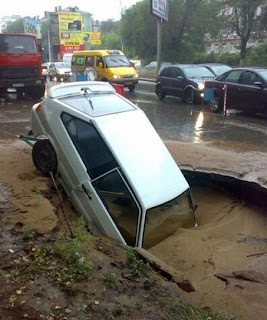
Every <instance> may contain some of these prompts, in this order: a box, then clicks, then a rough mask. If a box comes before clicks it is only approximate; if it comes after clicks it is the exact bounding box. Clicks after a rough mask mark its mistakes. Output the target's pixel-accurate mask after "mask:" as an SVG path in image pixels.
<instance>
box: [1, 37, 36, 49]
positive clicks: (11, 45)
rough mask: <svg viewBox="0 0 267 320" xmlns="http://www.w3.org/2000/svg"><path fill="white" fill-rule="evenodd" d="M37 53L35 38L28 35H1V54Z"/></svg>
mask: <svg viewBox="0 0 267 320" xmlns="http://www.w3.org/2000/svg"><path fill="white" fill-rule="evenodd" d="M1 53H2V54H36V53H37V47H36V43H35V41H34V38H32V37H27V36H10V35H1V36H0V54H1Z"/></svg>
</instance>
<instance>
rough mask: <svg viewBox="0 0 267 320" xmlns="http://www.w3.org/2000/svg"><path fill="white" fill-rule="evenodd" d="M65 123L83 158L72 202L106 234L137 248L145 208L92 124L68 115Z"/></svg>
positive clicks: (76, 167)
mask: <svg viewBox="0 0 267 320" xmlns="http://www.w3.org/2000/svg"><path fill="white" fill-rule="evenodd" d="M61 120H62V122H63V124H64V127H65V128H66V131H67V133H68V135H69V137H70V139H71V141H72V143H73V145H74V147H75V149H76V150H77V152H78V154H79V157H80V161H76V162H75V163H72V164H71V165H72V166H75V168H74V170H75V171H76V176H77V177H78V179H77V180H76V182H75V183H74V186H71V187H70V188H71V189H72V190H69V195H70V198H71V200H72V201H73V203H76V205H77V207H78V208H79V210H78V211H79V212H83V215H84V216H85V218H86V219H87V220H92V221H93V222H94V223H95V225H97V226H98V228H99V230H100V231H102V232H103V233H104V234H106V235H108V236H110V237H113V238H116V239H118V240H120V241H122V242H125V243H126V244H128V245H131V246H135V245H137V243H138V233H139V224H140V219H141V207H140V206H139V204H138V202H137V200H136V198H135V196H134V194H133V192H132V190H131V188H130V187H129V184H128V182H127V180H126V178H125V176H124V174H123V172H122V171H121V169H120V167H119V164H118V162H117V161H116V159H115V158H114V156H113V155H112V153H111V152H110V150H109V149H108V147H107V145H106V143H105V142H104V140H103V139H102V138H101V136H100V135H99V134H98V132H97V130H96V129H95V127H94V125H93V124H92V123H90V122H87V121H84V120H82V119H79V118H77V117H74V116H73V115H70V114H67V113H63V114H62V115H61Z"/></svg>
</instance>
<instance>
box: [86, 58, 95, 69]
mask: <svg viewBox="0 0 267 320" xmlns="http://www.w3.org/2000/svg"><path fill="white" fill-rule="evenodd" d="M85 65H86V67H93V66H94V57H87V58H86V60H85Z"/></svg>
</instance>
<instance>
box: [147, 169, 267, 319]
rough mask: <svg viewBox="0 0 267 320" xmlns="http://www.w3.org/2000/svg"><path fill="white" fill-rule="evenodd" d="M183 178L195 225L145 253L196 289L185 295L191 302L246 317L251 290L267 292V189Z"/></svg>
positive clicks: (209, 177)
mask: <svg viewBox="0 0 267 320" xmlns="http://www.w3.org/2000/svg"><path fill="white" fill-rule="evenodd" d="M183 174H184V175H185V177H186V179H187V181H188V182H189V184H190V186H191V188H192V195H193V199H194V203H195V204H197V205H198V208H197V210H196V217H197V222H198V226H197V227H193V228H188V229H186V228H179V229H178V230H177V231H176V232H175V233H174V234H173V235H172V236H170V237H168V238H166V239H165V240H163V241H162V242H161V243H158V244H157V245H155V246H154V247H152V248H150V249H149V251H150V253H152V254H153V255H155V256H157V257H158V258H160V259H161V260H162V261H164V262H165V263H167V264H168V265H170V266H171V267H173V268H175V270H178V271H179V272H181V273H182V274H183V276H184V277H185V278H187V279H189V280H190V281H191V282H192V283H193V285H194V287H195V289H196V291H195V292H194V293H190V294H188V295H187V298H188V299H189V300H190V301H191V302H193V303H197V304H199V305H201V306H203V307H205V306H209V307H211V308H215V309H221V310H225V311H227V310H228V311H229V310H232V311H233V310H235V311H236V312H237V313H239V314H240V312H241V311H240V310H242V312H241V313H243V312H244V314H245V313H246V312H248V313H249V310H248V306H247V304H248V301H250V302H251V303H252V304H253V300H255V290H256V292H257V295H258V294H263V296H264V292H265V291H266V289H265V287H266V284H265V283H263V284H262V286H261V284H259V282H258V278H260V279H267V277H266V276H267V272H266V271H265V270H267V268H266V267H267V256H266V255H265V252H267V228H266V225H267V215H266V207H267V191H266V189H265V188H262V187H260V186H259V185H257V184H256V183H250V182H245V181H241V180H237V179H234V178H231V177H225V176H220V175H215V174H208V173H201V172H190V171H183ZM259 257H260V259H263V260H264V261H263V260H261V262H260V264H259V263H258V259H259ZM263 266H264V267H263ZM265 273H266V274H265ZM237 274H239V275H240V274H241V275H242V277H237ZM255 274H257V277H258V278H257V279H256V278H254V275H255ZM251 275H252V276H251ZM246 277H248V278H249V281H248V279H246ZM222 280H225V281H222ZM234 281H236V282H234ZM243 282H244V283H245V284H244V283H243ZM252 285H254V286H257V289H255V287H251V286H252ZM259 286H261V287H259ZM237 310H238V311H237ZM245 310H246V311H245Z"/></svg>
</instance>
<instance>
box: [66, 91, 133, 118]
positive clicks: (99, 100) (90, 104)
mask: <svg viewBox="0 0 267 320" xmlns="http://www.w3.org/2000/svg"><path fill="white" fill-rule="evenodd" d="M60 100H61V101H63V102H64V103H66V104H68V105H70V106H72V107H73V108H75V109H77V110H80V111H82V112H84V113H86V114H89V115H90V116H92V117H99V116H103V115H108V114H112V113H119V112H126V111H132V110H135V107H134V106H133V105H131V104H130V103H129V102H127V101H126V100H124V99H122V98H121V97H120V96H118V95H116V94H114V93H111V94H110V93H107V94H94V95H79V96H72V97H65V98H62V99H60Z"/></svg>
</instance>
